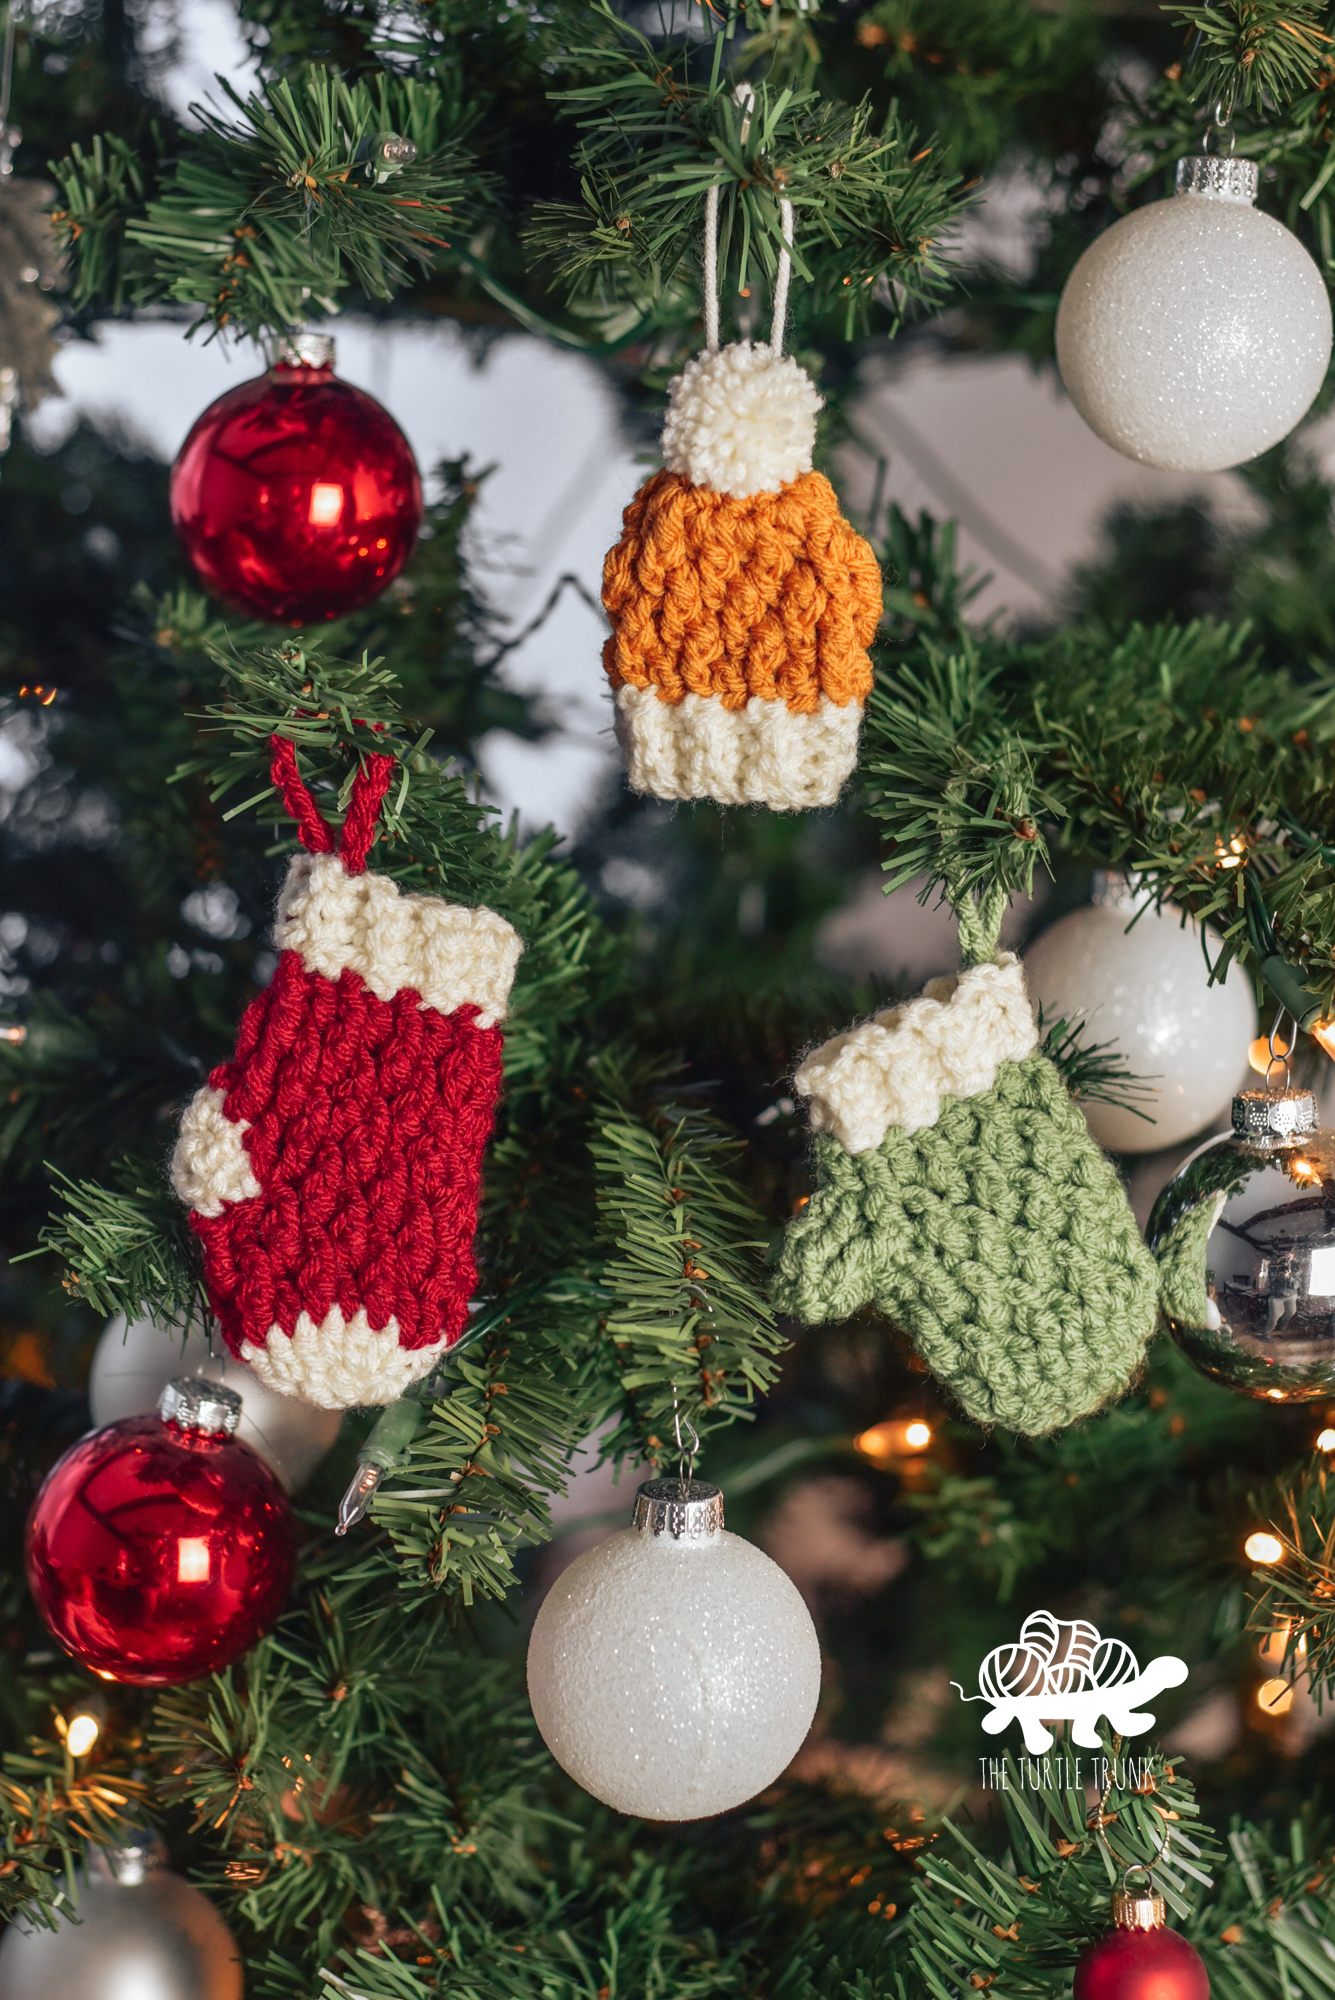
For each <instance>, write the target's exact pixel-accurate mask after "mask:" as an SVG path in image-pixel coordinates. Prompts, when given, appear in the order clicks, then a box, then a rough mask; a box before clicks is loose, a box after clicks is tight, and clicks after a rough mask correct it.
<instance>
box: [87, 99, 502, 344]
mask: <svg viewBox="0 0 1335 2000" xmlns="http://www.w3.org/2000/svg"><path fill="white" fill-rule="evenodd" d="M223 87H224V89H225V90H226V91H227V95H228V96H229V97H230V98H231V99H232V102H233V104H234V105H235V106H236V108H237V112H238V113H239V117H238V118H237V119H236V120H235V121H233V122H228V121H227V120H226V119H224V118H222V117H220V116H219V115H218V114H217V113H215V112H212V111H208V112H205V113H203V114H202V128H203V129H202V131H201V132H200V134H199V136H198V137H197V138H194V139H192V140H191V141H190V142H189V144H188V145H187V146H185V147H184V148H183V150H182V151H181V152H180V153H179V154H178V155H177V156H176V157H175V158H173V159H170V160H160V161H159V162H158V163H157V168H156V178H155V180H154V181H153V182H150V181H149V179H148V177H147V175H146V173H145V171H144V169H143V167H142V166H141V165H140V163H139V162H138V161H137V160H136V158H135V156H134V155H133V153H132V152H131V151H130V149H129V148H127V147H126V146H125V144H124V142H123V141H120V140H117V139H115V138H114V137H111V138H108V139H106V140H104V141H98V142H96V143H95V145H94V147H93V148H92V150H91V151H90V152H89V153H87V154H84V153H82V152H80V153H78V154H77V156H76V154H74V153H71V155H70V156H69V157H68V158H67V159H66V160H64V161H60V162H57V163H56V165H55V166H54V167H53V169H52V171H53V172H54V173H55V174H56V176H57V178H58V180H59V182H60V185H61V192H62V195H63V197H64V207H63V209H62V210H61V211H60V212H59V216H58V221H59V223H60V224H61V225H62V226H63V228H64V230H65V234H66V237H67V240H68V241H69V243H70V246H71V250H72V253H73V259H74V270H75V277H74V284H73V287H72V290H73V296H74V300H75V303H76V304H87V303H92V302H98V303H101V302H102V301H104V300H112V301H115V302H120V301H122V300H123V301H125V302H126V303H130V304H134V305H146V304H148V303H150V302H152V301H153V300H156V299H164V298H165V299H175V300H178V301H180V302H182V303H186V304H193V305H198V306H199V307H200V308H201V309H202V312H203V316H204V318H205V319H206V320H207V321H208V322H210V323H211V325H212V327H213V329H214V331H215V332H221V331H223V330H224V329H225V328H230V329H231V330H232V331H234V332H238V333H244V334H249V335H250V336H252V337H258V336H260V335H261V334H263V333H265V332H267V331H273V330H281V329H283V328H285V327H288V326H292V325H296V324H299V323H300V322H301V321H302V320H304V319H306V318H308V317H309V316H310V311H311V306H310V301H311V300H312V299H313V300H314V301H315V303H316V304H317V306H319V307H321V308H322V309H323V310H324V311H326V312H334V311H336V310H337V306H338V300H339V297H340V295H341V294H342V293H343V292H344V291H345V290H346V289H347V288H348V286H349V285H350V284H351V283H353V282H355V283H356V284H357V285H359V286H360V288H361V289H362V290H363V291H364V292H367V293H369V294H370V296H371V297H373V298H389V297H391V296H392V294H393V293H394V292H395V291H397V290H399V289H400V288H401V287H402V286H403V285H404V284H405V283H406V282H407V279H408V274H409V266H410V264H414V263H415V264H417V265H419V266H422V267H425V268H430V267H431V266H432V265H434V264H435V263H436V262H437V261H438V260H439V258H440V257H441V255H442V254H443V253H444V252H445V251H447V250H448V249H449V242H448V236H449V232H450V231H452V230H456V229H458V228H459V227H463V228H465V229H468V228H469V227H470V221H469V217H470V213H473V212H475V211H476V208H477V205H478V204H479V202H481V201H482V200H483V199H484V198H485V182H484V179H483V177H482V176H481V175H480V173H479V170H478V168H477V166H476V164H475V162H473V160H472V159H471V157H470V155H469V153H468V151H467V125H468V120H467V118H466V117H465V116H464V115H463V114H462V112H461V110H460V107H459V106H458V104H457V102H456V100H455V99H454V97H453V95H452V93H450V92H449V91H448V90H445V89H442V88H441V87H440V86H439V85H438V84H432V83H426V82H422V81H419V80H417V79H414V78H411V77H392V76H389V75H381V76H379V77H377V78H375V79H374V80H373V81H372V82H370V83H366V82H357V83H353V84H348V83H346V82H344V80H343V79H342V78H341V77H339V76H338V74H337V73H336V72H334V71H332V70H329V69H321V68H310V69H305V70H301V71H298V72H297V73H296V74H295V75H294V76H292V77H291V78H287V77H284V78H282V79H280V80H279V81H278V82H276V83H275V84H273V85H272V86H271V88H270V89H269V91H268V92H267V93H266V94H265V95H264V96H263V97H261V96H258V95H251V96H250V97H248V98H242V97H240V96H238V95H237V93H236V92H235V91H234V90H232V89H231V88H230V87H229V86H227V85H226V84H224V86H223ZM387 136H390V137H392V136H397V137H399V138H402V139H410V140H412V141H413V143H414V145H415V146H416V148H417V156H416V158H415V159H414V160H413V161H412V162H411V163H410V164H408V165H390V166H386V167H382V166H381V165H380V162H379V157H378V155H377V153H376V142H377V140H378V139H380V138H383V137H387ZM461 207H462V212H458V211H460V210H461Z"/></svg>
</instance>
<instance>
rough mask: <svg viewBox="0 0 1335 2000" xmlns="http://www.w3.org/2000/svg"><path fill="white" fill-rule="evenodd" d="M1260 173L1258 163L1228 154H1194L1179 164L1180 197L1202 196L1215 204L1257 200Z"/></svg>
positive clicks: (1178, 191) (1178, 183)
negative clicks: (1216, 202) (1182, 195)
mask: <svg viewBox="0 0 1335 2000" xmlns="http://www.w3.org/2000/svg"><path fill="white" fill-rule="evenodd" d="M1259 186H1260V172H1259V170H1258V168H1257V165H1256V162H1255V160H1239V159H1237V158H1235V157H1233V156H1231V155H1228V154H1218V153H1193V154H1191V155H1190V156H1189V158H1187V159H1185V160H1179V161H1178V163H1177V189H1176V192H1177V193H1178V194H1203V195H1208V196H1209V197H1210V198H1211V199H1212V200H1214V201H1242V202H1253V201H1255V200H1256V190H1257V188H1258V187H1259Z"/></svg>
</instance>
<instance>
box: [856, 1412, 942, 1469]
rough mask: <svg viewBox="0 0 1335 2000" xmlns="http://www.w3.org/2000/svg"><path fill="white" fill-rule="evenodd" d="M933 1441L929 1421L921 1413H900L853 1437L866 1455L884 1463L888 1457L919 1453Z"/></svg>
mask: <svg viewBox="0 0 1335 2000" xmlns="http://www.w3.org/2000/svg"><path fill="white" fill-rule="evenodd" d="M931 1442H932V1427H931V1425H930V1424H925V1423H924V1422H923V1421H922V1419H921V1417H914V1418H911V1419H905V1418H902V1417H901V1418H891V1419H890V1420H888V1421H887V1422H886V1423H883V1424H873V1425H872V1426H871V1428H870V1430H865V1431H859V1432H858V1434H857V1436H856V1437H855V1438H854V1440H853V1447H854V1450H856V1451H860V1452H861V1453H862V1455H863V1457H864V1458H872V1459H877V1460H879V1461H880V1462H881V1463H883V1464H884V1462H885V1461H886V1460H887V1459H892V1458H903V1457H905V1456H915V1457H916V1456H917V1455H918V1454H920V1453H921V1452H924V1451H926V1449H927V1447H928V1445H929V1444H930V1443H931Z"/></svg>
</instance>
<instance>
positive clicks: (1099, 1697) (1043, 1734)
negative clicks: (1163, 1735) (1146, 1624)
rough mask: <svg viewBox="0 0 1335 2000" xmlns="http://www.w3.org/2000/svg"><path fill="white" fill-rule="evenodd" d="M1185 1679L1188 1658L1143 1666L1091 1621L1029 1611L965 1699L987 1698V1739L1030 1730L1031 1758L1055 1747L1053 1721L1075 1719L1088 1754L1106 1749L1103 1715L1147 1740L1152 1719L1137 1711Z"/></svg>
mask: <svg viewBox="0 0 1335 2000" xmlns="http://www.w3.org/2000/svg"><path fill="white" fill-rule="evenodd" d="M1186 1678H1187V1667H1186V1662H1185V1661H1184V1660H1179V1659H1178V1658H1176V1656H1175V1655H1174V1654H1172V1653H1161V1654H1160V1656H1159V1658H1158V1659H1157V1660H1151V1661H1150V1663H1149V1665H1148V1666H1147V1667H1145V1668H1143V1669H1142V1667H1141V1666H1140V1663H1139V1661H1138V1660H1137V1659H1136V1656H1135V1654H1134V1653H1133V1652H1132V1650H1131V1648H1130V1647H1129V1646H1128V1645H1125V1644H1124V1643H1123V1641H1122V1640H1121V1639H1105V1638H1103V1637H1102V1636H1101V1634H1100V1632H1099V1630H1098V1627H1097V1626H1096V1625H1091V1624H1090V1623H1089V1620H1088V1619H1086V1618H1070V1619H1061V1618H1054V1617H1053V1615H1052V1613H1051V1612H1050V1611H1031V1612H1030V1614H1029V1616H1028V1617H1027V1618H1026V1619H1025V1621H1024V1624H1023V1625H1022V1626H1021V1627H1020V1637H1019V1639H1018V1641H1017V1642H1016V1643H1015V1644H1013V1645H1010V1646H996V1647H994V1648H993V1650H992V1651H991V1652H990V1653H989V1654H988V1656H987V1658H986V1659H985V1660H984V1661H983V1664H982V1666H981V1667H980V1668H979V1669H978V1686H979V1688H980V1690H981V1692H980V1693H978V1694H965V1692H964V1689H963V1688H962V1687H960V1684H959V1682H958V1681H952V1682H951V1683H950V1685H951V1686H952V1687H953V1688H959V1692H960V1697H961V1699H962V1700H964V1701H988V1702H991V1704H992V1712H991V1714H990V1715H985V1716H984V1717H983V1728H984V1729H985V1730H986V1731H987V1733H988V1735H989V1736H999V1735H1000V1733H1001V1731H1002V1730H1003V1729H1004V1728H1005V1727H1006V1724H1007V1723H1008V1722H1018V1723H1019V1724H1020V1727H1021V1728H1022V1729H1023V1731H1024V1747H1025V1749H1026V1750H1027V1751H1028V1752H1029V1755H1030V1756H1031V1757H1039V1756H1041V1755H1042V1754H1043V1752H1044V1751H1045V1750H1050V1749H1051V1748H1052V1731H1051V1730H1050V1729H1047V1728H1045V1727H1044V1724H1045V1723H1047V1722H1069V1723H1070V1724H1071V1738H1072V1741H1073V1742H1075V1743H1078V1744H1079V1745H1080V1747H1081V1749H1083V1750H1097V1749H1099V1747H1100V1743H1099V1735H1098V1730H1097V1727H1096V1724H1097V1722H1098V1719H1099V1717H1100V1716H1101V1715H1106V1716H1107V1718H1108V1721H1109V1723H1110V1724H1111V1725H1112V1727H1113V1729H1115V1730H1116V1731H1117V1732H1118V1734H1119V1735H1121V1736H1143V1735H1144V1733H1145V1731H1146V1730H1147V1729H1153V1727H1154V1717H1153V1716H1152V1715H1148V1714H1146V1713H1145V1712H1143V1711H1137V1708H1136V1703H1137V1702H1140V1701H1150V1700H1152V1699H1153V1697H1154V1696H1155V1695H1156V1694H1162V1693H1163V1690H1164V1689H1165V1688H1170V1687H1180V1686H1181V1684H1182V1682H1183V1681H1184V1680H1185V1679H1186Z"/></svg>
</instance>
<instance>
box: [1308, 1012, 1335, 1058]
mask: <svg viewBox="0 0 1335 2000" xmlns="http://www.w3.org/2000/svg"><path fill="white" fill-rule="evenodd" d="M1311 1036H1312V1040H1313V1041H1314V1042H1320V1044H1321V1046H1322V1048H1323V1049H1324V1050H1325V1051H1326V1054H1327V1055H1328V1056H1335V1014H1332V1015H1331V1017H1330V1019H1329V1020H1328V1021H1315V1022H1313V1024H1312V1028H1311Z"/></svg>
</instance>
